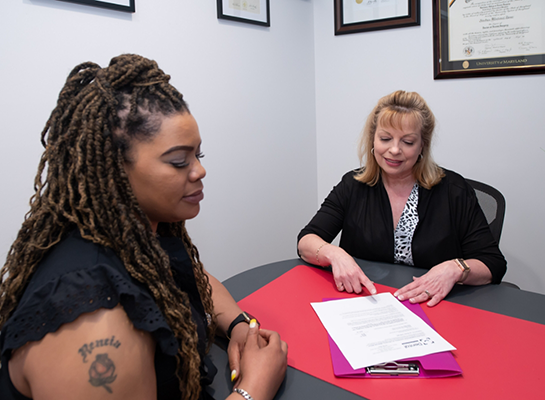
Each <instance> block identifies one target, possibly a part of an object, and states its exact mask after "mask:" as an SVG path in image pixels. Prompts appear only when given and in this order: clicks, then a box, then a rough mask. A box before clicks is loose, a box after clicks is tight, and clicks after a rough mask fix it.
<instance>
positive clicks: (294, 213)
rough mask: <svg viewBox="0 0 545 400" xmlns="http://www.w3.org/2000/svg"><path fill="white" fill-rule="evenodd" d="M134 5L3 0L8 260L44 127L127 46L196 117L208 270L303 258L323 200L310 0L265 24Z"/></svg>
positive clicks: (157, 0) (280, 7) (2, 171)
mask: <svg viewBox="0 0 545 400" xmlns="http://www.w3.org/2000/svg"><path fill="white" fill-rule="evenodd" d="M136 8H137V12H136V13H135V14H127V13H122V12H115V11H109V10H103V9H98V8H93V7H88V6H83V5H76V4H70V3H64V2H60V1H56V0H20V1H2V2H0V88H1V89H0V93H1V95H0V119H1V121H2V127H1V128H0V135H1V137H2V145H1V146H0V187H2V196H1V199H0V221H1V222H2V224H1V227H0V258H1V259H2V260H4V259H5V256H6V254H7V251H8V249H9V246H10V245H11V243H12V241H13V240H14V238H15V235H16V233H17V231H18V229H19V227H20V224H21V222H22V219H23V215H24V213H25V212H26V211H28V199H29V197H30V196H31V194H32V183H33V179H34V175H35V173H36V167H37V164H38V160H39V156H40V154H41V151H42V148H41V145H40V144H39V134H40V132H41V130H42V129H43V126H44V125H45V122H46V120H47V118H48V116H49V113H50V112H51V110H52V109H53V107H54V105H55V102H56V97H57V95H58V93H59V91H60V89H61V87H62V85H63V83H64V80H65V79H66V76H67V75H68V73H69V72H70V70H71V69H72V68H73V67H74V66H75V65H76V64H78V63H80V62H83V61H94V62H97V63H99V64H101V65H103V66H105V65H107V63H108V62H109V60H110V58H111V57H113V56H116V55H118V54H120V53H126V52H131V53H139V54H142V55H144V56H146V57H149V58H153V59H155V60H157V62H158V63H159V66H160V67H161V68H162V69H163V70H164V71H166V72H167V73H169V74H170V75H171V76H172V81H171V82H172V83H173V84H174V85H175V86H176V87H177V88H178V89H179V90H180V91H181V92H182V93H183V94H184V97H185V98H186V100H187V101H188V102H189V106H190V109H191V111H192V113H193V115H194V116H195V118H196V119H197V121H198V123H199V127H200V131H201V136H202V138H203V152H204V153H205V154H206V157H205V159H204V160H203V162H204V165H205V167H206V168H207V172H208V175H207V177H206V178H205V180H204V185H205V200H204V201H203V203H202V208H201V214H200V215H199V216H198V217H197V218H196V219H195V220H194V221H190V223H188V226H189V232H190V234H191V235H192V237H193V239H194V241H195V243H196V244H197V246H198V247H199V250H200V252H201V255H202V259H203V261H204V262H205V265H206V267H207V268H208V269H209V270H210V271H212V272H213V273H214V274H215V275H216V276H217V277H218V278H219V279H225V278H227V277H229V276H232V275H234V274H236V273H238V272H241V271H243V270H245V269H248V268H251V267H254V266H257V265H261V264H265V263H268V262H273V261H277V260H281V259H286V258H293V257H295V256H296V252H295V248H296V235H297V233H298V232H299V230H300V229H301V227H302V226H303V225H304V224H305V223H306V216H303V215H302V213H301V210H308V209H314V208H315V207H316V190H317V189H316V147H315V114H314V109H315V108H314V54H313V51H314V50H313V45H312V43H313V31H312V23H313V19H312V18H313V14H312V3H311V2H310V1H308V0H275V1H273V2H271V21H272V26H271V27H270V28H266V27H257V26H253V25H249V24H243V23H237V22H231V21H219V20H218V19H217V17H216V2H215V1H203V0H170V1H169V0H153V1H151V0H136ZM2 264H3V261H2Z"/></svg>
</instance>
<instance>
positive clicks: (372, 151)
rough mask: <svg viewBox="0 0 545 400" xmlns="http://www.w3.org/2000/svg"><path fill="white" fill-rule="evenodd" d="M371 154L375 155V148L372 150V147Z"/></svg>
mask: <svg viewBox="0 0 545 400" xmlns="http://www.w3.org/2000/svg"><path fill="white" fill-rule="evenodd" d="M371 154H372V155H375V148H374V147H373V148H372V149H371ZM421 155H422V154H421Z"/></svg>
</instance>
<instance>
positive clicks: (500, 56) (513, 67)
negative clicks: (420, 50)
mask: <svg viewBox="0 0 545 400" xmlns="http://www.w3.org/2000/svg"><path fill="white" fill-rule="evenodd" d="M433 2H434V3H433V42H434V78H435V79H447V78H470V77H482V76H497V75H521V74H543V73H545V1H543V0H433Z"/></svg>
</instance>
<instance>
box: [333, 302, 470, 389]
mask: <svg viewBox="0 0 545 400" xmlns="http://www.w3.org/2000/svg"><path fill="white" fill-rule="evenodd" d="M323 300H324V301H329V300H334V299H323ZM402 304H403V305H404V306H405V307H407V308H408V309H409V310H411V311H412V312H413V313H415V314H416V315H418V316H419V317H420V318H422V320H423V321H424V322H425V323H427V324H428V325H429V326H431V327H432V328H433V325H432V324H431V321H430V320H429V318H428V316H427V315H426V313H425V312H424V310H422V307H420V304H412V303H410V302H409V301H408V300H405V301H403V302H402ZM327 337H328V339H329V350H330V352H331V362H332V364H333V373H334V374H335V376H338V377H339V378H382V379H384V378H386V379H392V378H406V379H409V378H411V379H412V378H446V377H449V376H456V375H461V374H462V369H461V368H460V366H459V365H458V363H457V362H456V360H455V359H454V356H453V355H452V353H451V352H450V351H444V352H441V353H434V354H429V355H427V356H422V357H416V358H410V359H404V360H398V361H399V362H411V363H416V364H417V365H418V366H419V368H420V374H419V375H418V376H404V375H397V376H391V375H386V376H384V375H369V374H368V373H367V372H366V370H365V368H360V369H353V368H352V367H351V366H350V364H349V363H348V360H347V359H346V358H345V357H344V355H343V353H342V352H341V350H340V349H339V347H338V346H337V345H336V344H335V342H334V341H333V339H331V336H329V335H327Z"/></svg>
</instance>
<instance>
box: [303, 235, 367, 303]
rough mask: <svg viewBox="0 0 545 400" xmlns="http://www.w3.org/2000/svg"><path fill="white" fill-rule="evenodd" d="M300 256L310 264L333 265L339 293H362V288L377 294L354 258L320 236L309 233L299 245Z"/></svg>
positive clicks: (332, 268)
mask: <svg viewBox="0 0 545 400" xmlns="http://www.w3.org/2000/svg"><path fill="white" fill-rule="evenodd" d="M297 248H298V250H299V254H300V255H301V257H302V258H303V260H305V261H306V262H308V263H311V264H315V265H320V266H322V267H326V266H329V265H331V270H332V271H333V279H334V280H335V286H337V290H339V292H342V291H345V290H346V291H347V292H348V293H352V292H354V293H361V292H362V286H363V287H365V288H366V289H367V290H368V291H369V293H371V294H376V293H377V289H376V288H375V285H373V282H371V280H370V279H369V278H368V277H367V276H366V275H365V274H364V273H363V271H362V270H361V268H360V266H359V265H358V264H356V261H354V258H353V257H352V256H350V255H349V254H348V253H347V252H346V251H344V249H342V248H340V247H338V246H335V245H333V244H330V243H327V242H326V241H324V240H323V239H322V238H321V237H320V236H318V235H315V234H313V233H309V234H307V235H305V236H303V237H302V238H301V239H300V240H299V243H298V244H297Z"/></svg>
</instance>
